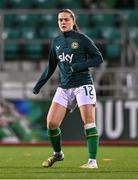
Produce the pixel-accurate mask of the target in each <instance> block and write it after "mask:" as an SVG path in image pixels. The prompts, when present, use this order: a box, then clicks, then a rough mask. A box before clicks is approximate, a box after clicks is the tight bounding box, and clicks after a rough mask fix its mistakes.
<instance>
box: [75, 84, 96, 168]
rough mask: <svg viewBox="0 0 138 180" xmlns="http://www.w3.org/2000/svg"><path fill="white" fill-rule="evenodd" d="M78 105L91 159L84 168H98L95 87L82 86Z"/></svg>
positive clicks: (77, 96)
mask: <svg viewBox="0 0 138 180" xmlns="http://www.w3.org/2000/svg"><path fill="white" fill-rule="evenodd" d="M76 99H77V103H78V106H79V109H80V113H81V118H82V120H83V123H84V129H85V135H86V139H87V146H88V153H89V159H88V163H87V164H86V165H84V166H82V167H83V168H97V163H96V156H97V149H98V144H99V137H98V130H97V127H96V123H95V110H96V105H95V104H96V93H95V88H94V86H93V85H85V86H81V87H79V88H78V89H77V95H76Z"/></svg>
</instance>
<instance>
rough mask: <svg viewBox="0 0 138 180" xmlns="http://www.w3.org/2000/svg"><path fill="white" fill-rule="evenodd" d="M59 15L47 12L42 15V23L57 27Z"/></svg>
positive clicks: (42, 24)
mask: <svg viewBox="0 0 138 180" xmlns="http://www.w3.org/2000/svg"><path fill="white" fill-rule="evenodd" d="M57 20H58V19H57V15H56V14H45V15H41V16H40V21H39V22H40V25H41V26H46V27H57Z"/></svg>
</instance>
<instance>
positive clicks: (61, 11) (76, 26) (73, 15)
mask: <svg viewBox="0 0 138 180" xmlns="http://www.w3.org/2000/svg"><path fill="white" fill-rule="evenodd" d="M63 12H65V13H69V14H70V16H71V18H72V19H73V21H74V26H73V29H74V30H75V31H78V32H79V31H80V30H79V27H78V25H77V23H76V16H75V14H74V12H73V11H72V10H70V9H61V10H60V11H59V12H58V14H59V13H63Z"/></svg>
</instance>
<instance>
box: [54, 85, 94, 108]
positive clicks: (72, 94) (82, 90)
mask: <svg viewBox="0 0 138 180" xmlns="http://www.w3.org/2000/svg"><path fill="white" fill-rule="evenodd" d="M53 102H56V103H58V104H61V105H62V106H64V107H65V108H68V109H70V110H71V111H73V110H74V109H75V107H76V106H77V105H78V107H80V106H82V105H86V104H96V92H95V87H94V85H92V84H88V85H83V86H80V87H77V88H70V89H63V88H61V87H58V88H57V91H56V93H55V95H54V98H53Z"/></svg>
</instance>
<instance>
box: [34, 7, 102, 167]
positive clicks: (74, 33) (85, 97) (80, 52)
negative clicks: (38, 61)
mask: <svg viewBox="0 0 138 180" xmlns="http://www.w3.org/2000/svg"><path fill="white" fill-rule="evenodd" d="M58 25H59V29H60V31H61V34H60V35H59V36H58V37H56V38H54V40H53V43H52V45H51V49H50V53H49V65H48V67H47V68H46V69H45V70H44V72H43V73H42V75H41V77H40V78H39V80H38V82H37V83H36V85H35V87H34V89H33V93H34V94H38V93H39V91H40V89H41V87H42V86H43V85H44V84H45V83H46V82H47V81H48V79H49V78H50V77H51V76H52V74H53V73H54V71H55V69H56V67H57V65H58V66H59V73H60V84H59V87H58V88H57V91H56V93H55V95H54V98H53V101H52V104H51V106H50V109H49V112H48V115H47V133H48V137H49V140H50V142H51V145H52V147H53V150H54V152H53V154H52V156H51V157H49V158H48V159H47V160H46V161H44V162H43V164H42V166H43V167H46V168H48V167H51V166H52V165H53V164H54V163H55V162H56V161H62V160H63V159H64V154H63V151H62V150H61V130H60V125H61V123H62V121H63V119H64V118H65V116H66V114H67V112H69V111H72V110H73V109H74V107H75V106H76V104H77V105H78V107H79V110H80V114H81V118H82V121H83V123H84V129H85V135H86V139H87V145H88V162H87V163H86V164H84V165H82V166H80V167H81V168H98V165H97V161H96V156H97V149H98V144H99V137H98V131H97V128H96V123H95V109H96V92H95V88H94V85H93V79H92V77H91V74H90V72H89V68H90V67H96V66H98V65H99V64H101V63H102V62H103V58H102V55H101V53H100V52H99V50H98V48H97V47H96V46H95V44H94V42H93V41H92V40H91V39H90V38H89V37H88V36H86V35H84V34H83V33H80V32H79V29H78V26H77V24H76V17H75V14H74V13H73V12H72V11H71V10H70V9H63V10H61V11H59V13H58ZM88 57H89V58H88Z"/></svg>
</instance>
